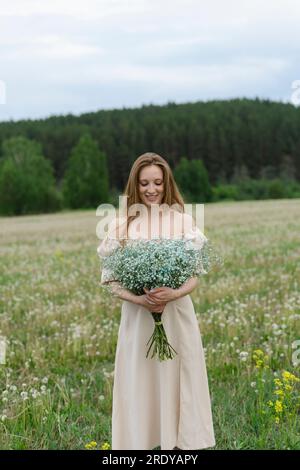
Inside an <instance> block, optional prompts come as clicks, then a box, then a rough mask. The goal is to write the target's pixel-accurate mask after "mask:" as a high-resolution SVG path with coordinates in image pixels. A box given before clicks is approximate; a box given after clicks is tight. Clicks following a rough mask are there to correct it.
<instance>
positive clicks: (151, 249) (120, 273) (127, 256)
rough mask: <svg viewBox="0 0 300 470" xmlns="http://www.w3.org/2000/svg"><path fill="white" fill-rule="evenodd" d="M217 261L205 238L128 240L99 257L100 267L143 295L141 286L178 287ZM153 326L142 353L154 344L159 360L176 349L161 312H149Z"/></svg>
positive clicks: (125, 286) (170, 356)
mask: <svg viewBox="0 0 300 470" xmlns="http://www.w3.org/2000/svg"><path fill="white" fill-rule="evenodd" d="M219 261H221V258H220V256H219V255H217V254H216V252H215V250H214V249H213V247H212V245H211V243H210V242H209V240H208V239H206V238H205V240H204V241H203V244H202V246H201V248H200V247H197V246H195V245H193V243H192V241H190V240H187V239H161V238H160V239H151V240H141V239H137V240H134V239H133V240H128V241H127V243H126V244H125V246H120V247H118V248H116V249H115V250H114V251H113V252H112V253H110V254H109V255H108V256H105V257H103V266H102V267H103V268H104V269H105V270H106V271H109V272H110V273H111V275H112V278H113V279H115V280H117V281H119V283H120V284H121V286H122V287H123V288H126V289H128V290H130V291H131V292H133V293H134V294H136V295H143V294H144V293H145V292H144V287H146V288H147V289H149V290H151V289H154V288H155V287H162V286H166V287H171V288H173V289H178V288H179V287H180V286H181V285H182V284H184V283H185V282H186V281H187V280H188V279H190V278H191V277H196V276H200V275H202V274H206V273H207V272H208V271H209V270H210V269H211V267H212V265H213V264H214V263H215V262H219ZM151 313H152V316H153V319H154V322H155V326H154V332H153V334H152V336H151V337H150V339H149V341H148V343H147V345H148V344H149V343H150V346H149V349H148V351H147V355H146V357H148V355H149V352H150V349H151V347H152V346H154V349H153V354H152V356H151V358H153V357H154V355H155V354H156V355H157V357H158V359H159V360H160V361H163V360H165V359H172V358H173V357H174V355H175V354H177V352H176V351H175V349H174V348H172V346H171V345H170V344H169V342H168V340H167V336H166V332H165V329H164V326H163V324H162V321H161V316H162V314H161V313H157V312H151Z"/></svg>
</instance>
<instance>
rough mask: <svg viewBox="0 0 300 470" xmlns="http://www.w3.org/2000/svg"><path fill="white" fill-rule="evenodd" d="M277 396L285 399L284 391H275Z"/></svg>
mask: <svg viewBox="0 0 300 470" xmlns="http://www.w3.org/2000/svg"><path fill="white" fill-rule="evenodd" d="M274 393H275V395H278V396H281V397H284V391H283V390H280V389H279V390H275V392H274Z"/></svg>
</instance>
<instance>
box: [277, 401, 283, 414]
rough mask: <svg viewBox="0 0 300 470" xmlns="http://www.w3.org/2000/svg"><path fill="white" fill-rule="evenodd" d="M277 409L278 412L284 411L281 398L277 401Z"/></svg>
mask: <svg viewBox="0 0 300 470" xmlns="http://www.w3.org/2000/svg"><path fill="white" fill-rule="evenodd" d="M275 411H276V413H282V403H281V401H279V400H276V402H275Z"/></svg>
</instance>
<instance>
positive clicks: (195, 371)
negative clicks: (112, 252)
mask: <svg viewBox="0 0 300 470" xmlns="http://www.w3.org/2000/svg"><path fill="white" fill-rule="evenodd" d="M162 322H163V325H164V328H165V331H166V335H167V338H168V341H169V343H170V344H171V345H172V347H173V348H174V349H175V350H176V351H177V355H175V357H174V358H173V359H168V360H165V361H163V362H160V361H159V360H158V359H156V357H154V358H152V359H151V354H152V349H151V352H150V353H149V355H148V358H146V353H147V350H148V346H147V342H148V340H149V338H150V336H151V335H152V333H153V330H154V320H153V317H152V315H151V313H150V312H149V311H148V310H147V309H145V308H144V307H142V306H140V305H136V304H134V303H132V302H129V301H123V302H122V309H121V321H120V326H119V332H118V342H117V348H116V356H115V370H114V383H113V411H112V449H113V450H140V449H142V450H151V449H154V448H155V447H158V446H160V448H161V450H167V449H168V450H171V449H173V448H174V447H179V449H182V450H193V449H203V448H207V447H213V446H215V437H214V429H213V421H212V412H211V401H210V394H209V385H208V379H207V372H206V364H205V356H204V350H203V346H202V339H201V332H200V328H199V324H198V321H197V317H196V314H195V310H194V305H193V302H192V299H191V297H190V295H185V296H183V297H181V298H179V299H177V300H174V301H171V302H168V303H167V304H166V307H165V309H164V312H163V314H162Z"/></svg>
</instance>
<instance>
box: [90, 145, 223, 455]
mask: <svg viewBox="0 0 300 470" xmlns="http://www.w3.org/2000/svg"><path fill="white" fill-rule="evenodd" d="M125 195H126V196H127V197H128V214H129V211H130V208H131V207H132V206H133V205H134V204H140V205H141V206H142V208H143V209H145V210H141V214H140V217H139V219H138V221H139V229H140V231H139V236H140V237H141V238H142V239H145V240H150V239H152V238H155V239H157V238H159V239H161V238H164V237H162V236H161V235H162V234H161V233H160V229H161V224H160V223H158V221H157V212H156V211H153V206H156V207H158V206H159V207H160V206H162V207H163V208H164V210H163V215H164V217H165V218H167V219H169V220H171V219H172V220H173V230H172V234H171V232H169V233H167V234H166V237H165V238H173V237H174V238H183V239H186V240H189V241H190V242H191V243H192V244H195V246H199V245H200V244H201V243H203V242H204V240H205V239H206V237H205V236H204V234H203V233H202V232H201V231H200V230H199V228H198V227H197V226H196V225H195V223H194V221H193V219H192V217H191V216H190V215H189V214H187V213H185V212H184V202H183V199H182V197H181V195H180V193H179V191H178V188H177V185H176V183H175V180H174V178H173V175H172V172H171V169H170V167H169V165H168V163H167V162H166V161H165V160H164V159H163V158H162V157H160V156H159V155H157V154H153V153H146V154H143V155H141V156H140V157H139V158H138V159H137V160H136V161H135V162H134V164H133V166H132V169H131V172H130V175H129V179H128V183H127V186H126V189H125ZM176 208H177V209H176ZM128 214H127V215H128ZM171 216H172V217H171ZM149 220H150V224H149V223H148V221H149ZM136 221H137V217H136V216H135V215H131V216H129V215H128V217H126V218H125V221H124V220H123V222H122V223H123V225H125V226H126V227H127V239H125V240H124V239H123V240H122V242H124V241H125V242H128V243H131V242H132V239H134V238H136V232H137V230H136V225H135V222H136ZM116 224H117V222H116V221H113V222H112V225H111V227H115V226H116ZM149 227H151V233H150V232H149ZM152 229H153V230H152ZM116 232H117V231H115V232H114V233H115V234H116ZM111 233H112V231H110V232H109V234H108V235H107V236H106V238H105V239H104V240H103V241H102V243H101V245H100V246H99V247H98V254H99V255H100V256H109V252H110V250H111V253H113V251H114V250H115V249H116V248H118V246H116V245H118V244H119V247H120V246H122V243H121V240H118V239H116V238H113V237H112V236H111V235H110V234H111ZM119 233H122V236H123V234H124V232H123V230H120V231H119ZM129 240H131V242H129ZM158 242H159V243H160V240H159V241H158ZM144 258H145V257H144ZM148 260H149V258H148V257H147V260H146V261H145V259H144V262H143V264H141V266H140V270H141V272H144V271H143V267H144V266H145V263H147V266H148V265H149V263H148ZM127 268H128V266H127V265H126V270H127ZM137 271H138V272H139V269H138V270H137ZM124 272H125V268H124ZM122 273H123V271H122ZM151 276H152V274H151ZM117 281H118V279H116V276H115V275H113V273H111V277H110V273H109V272H107V271H102V278H101V282H102V283H103V284H109V283H111V284H113V285H114V287H113V289H114V292H115V294H116V295H118V297H119V298H120V299H122V300H123V303H122V311H121V323H120V327H119V336H118V343H117V349H116V356H115V372H114V386H113V412H112V449H113V450H125V449H127V450H151V449H154V448H155V447H157V446H159V445H160V446H161V449H162V450H166V449H169V450H172V449H174V448H179V449H182V450H192V449H202V448H206V447H212V446H214V445H215V438H214V430H213V422H212V413H211V403H210V396H209V388H208V379H207V374H206V364H205V358H204V351H203V347H202V341H201V334H200V331H199V325H198V321H197V318H196V315H195V310H194V306H193V302H192V300H191V297H190V295H189V294H190V293H191V292H192V290H193V289H194V288H195V287H196V285H197V279H195V278H193V277H191V278H189V279H188V280H187V281H186V282H185V283H184V284H182V285H181V286H180V287H179V288H176V289H173V288H171V287H166V286H165V285H163V286H158V287H159V288H158V289H154V290H152V291H148V290H147V289H145V294H142V295H136V294H135V293H133V292H131V291H129V290H127V289H126V288H124V287H122V285H120V284H118V282H117ZM149 312H156V313H157V314H159V315H160V318H159V322H160V321H161V322H162V323H163V326H164V329H165V331H166V333H167V337H168V340H169V341H170V344H172V346H173V347H174V349H175V350H176V351H177V355H176V356H175V358H173V359H170V358H169V359H168V360H164V361H163V362H160V361H158V360H157V359H152V358H150V357H149V358H147V354H146V353H147V349H148V346H147V342H148V340H149V337H150V336H151V334H152V332H153V318H152V316H151V315H150V314H149Z"/></svg>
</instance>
